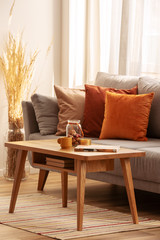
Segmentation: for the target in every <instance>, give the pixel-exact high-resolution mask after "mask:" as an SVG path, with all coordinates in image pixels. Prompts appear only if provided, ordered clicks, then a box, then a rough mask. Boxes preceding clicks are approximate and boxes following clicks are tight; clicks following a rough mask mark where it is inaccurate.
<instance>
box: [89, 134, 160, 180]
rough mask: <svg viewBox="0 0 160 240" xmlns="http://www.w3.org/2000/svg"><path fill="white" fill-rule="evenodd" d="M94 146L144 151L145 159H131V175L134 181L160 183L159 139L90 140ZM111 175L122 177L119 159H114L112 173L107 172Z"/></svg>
mask: <svg viewBox="0 0 160 240" xmlns="http://www.w3.org/2000/svg"><path fill="white" fill-rule="evenodd" d="M92 143H96V144H108V145H119V146H121V147H125V148H131V149H138V150H140V151H145V152H146V156H145V157H138V158H131V168H132V175H133V178H134V179H138V180H143V181H151V182H157V183H159V182H160V147H159V146H160V139H156V138H149V139H148V141H146V142H138V141H130V140H117V139H109V140H97V139H95V140H92ZM107 173H109V174H112V175H117V176H123V173H122V167H121V164H120V161H119V159H115V168H114V171H109V172H107Z"/></svg>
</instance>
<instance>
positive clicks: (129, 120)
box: [99, 92, 154, 141]
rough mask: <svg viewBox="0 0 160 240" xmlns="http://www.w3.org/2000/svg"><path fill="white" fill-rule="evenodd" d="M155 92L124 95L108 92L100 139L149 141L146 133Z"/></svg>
mask: <svg viewBox="0 0 160 240" xmlns="http://www.w3.org/2000/svg"><path fill="white" fill-rule="evenodd" d="M153 96H154V93H148V94H140V95H124V94H115V93H111V92H106V99H105V113H104V120H103V124H102V129H101V134H100V137H99V138H100V139H106V138H120V139H130V140H136V141H147V137H146V133H147V127H148V120H149V114H150V108H151V103H152V99H153Z"/></svg>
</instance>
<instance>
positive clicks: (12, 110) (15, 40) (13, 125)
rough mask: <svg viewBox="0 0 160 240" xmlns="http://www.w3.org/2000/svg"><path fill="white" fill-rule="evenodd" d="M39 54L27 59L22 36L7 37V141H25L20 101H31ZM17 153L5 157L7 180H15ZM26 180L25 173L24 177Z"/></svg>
mask: <svg viewBox="0 0 160 240" xmlns="http://www.w3.org/2000/svg"><path fill="white" fill-rule="evenodd" d="M37 54H38V52H37V51H35V52H34V54H33V55H30V57H29V58H28V57H27V56H26V48H25V46H24V45H23V44H22V33H21V34H17V36H16V37H14V36H13V35H12V34H11V33H9V35H8V40H7V41H6V47H5V49H4V51H3V55H2V57H0V70H1V72H2V74H3V77H4V78H3V79H4V86H5V91H6V97H7V100H8V127H9V130H8V133H7V136H6V139H5V141H20V140H23V139H24V133H23V131H22V129H23V116H22V107H21V101H22V100H23V99H27V98H28V94H29V91H30V86H31V81H32V75H33V66H34V63H35V60H36V57H37ZM16 155H17V150H12V149H8V151H7V157H6V169H5V171H4V176H5V178H6V179H10V180H11V179H14V172H15V167H16ZM23 175H24V176H23V178H25V172H24V174H23Z"/></svg>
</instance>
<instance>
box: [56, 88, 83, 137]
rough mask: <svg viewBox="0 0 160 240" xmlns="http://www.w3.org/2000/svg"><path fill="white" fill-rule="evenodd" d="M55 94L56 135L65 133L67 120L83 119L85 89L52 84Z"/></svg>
mask: <svg viewBox="0 0 160 240" xmlns="http://www.w3.org/2000/svg"><path fill="white" fill-rule="evenodd" d="M54 89H55V93H56V96H57V101H58V106H59V113H58V119H59V122H58V125H57V132H56V135H57V136H60V135H65V134H66V125H67V121H68V120H80V122H81V123H82V121H83V114H84V102H85V91H84V89H71V88H65V87H60V86H54Z"/></svg>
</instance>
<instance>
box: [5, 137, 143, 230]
mask: <svg viewBox="0 0 160 240" xmlns="http://www.w3.org/2000/svg"><path fill="white" fill-rule="evenodd" d="M5 146H6V147H8V148H14V149H17V150H18V156H17V164H16V172H15V180H14V183H13V189H12V195H11V201H10V208H9V213H13V212H14V209H15V204H16V200H17V195H18V191H19V187H20V182H21V178H22V174H23V170H24V165H25V161H26V156H27V152H28V151H31V152H32V156H33V166H35V167H39V168H41V167H43V169H46V170H48V169H50V170H54V169H55V170H60V171H61V176H62V206H63V207H67V188H68V173H76V174H77V230H78V231H81V230H82V225H83V208H84V195H85V179H86V173H87V172H104V171H111V170H113V169H114V159H115V158H119V159H120V162H121V166H122V170H123V177H124V181H125V186H126V191H127V195H128V200H129V205H130V210H131V214H132V219H133V223H135V224H138V214H137V207H136V201H135V194H134V187H133V180H132V173H131V166H130V158H131V157H141V156H144V155H145V152H143V151H137V150H132V149H125V148H120V150H119V151H118V152H117V153H106V152H75V151H74V149H73V148H70V149H67V150H62V149H60V146H59V144H58V143H57V140H55V139H54V140H33V141H19V142H18V141H17V142H7V143H5ZM36 153H41V154H42V155H43V157H46V159H47V160H46V161H43V162H37V160H36V161H35V159H34V156H35V154H36ZM48 159H49V160H48ZM57 161H60V162H61V161H62V164H60V166H54V164H55V162H57ZM65 162H69V163H70V164H69V167H68V166H67V164H66V166H65ZM55 165H56V164H55ZM63 165H64V166H63Z"/></svg>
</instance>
